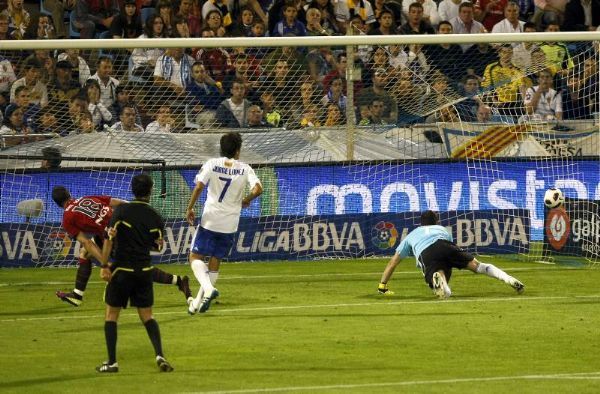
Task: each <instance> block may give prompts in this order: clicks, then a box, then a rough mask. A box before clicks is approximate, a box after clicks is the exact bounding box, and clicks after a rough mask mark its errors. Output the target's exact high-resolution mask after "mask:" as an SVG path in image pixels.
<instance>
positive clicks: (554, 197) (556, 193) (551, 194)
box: [544, 187, 565, 208]
mask: <svg viewBox="0 0 600 394" xmlns="http://www.w3.org/2000/svg"><path fill="white" fill-rule="evenodd" d="M563 202H565V195H564V194H563V192H562V191H561V190H560V189H558V188H555V187H552V188H550V189H548V190H546V194H544V204H546V206H547V207H548V208H556V207H558V206H559V205H561V204H562V203H563Z"/></svg>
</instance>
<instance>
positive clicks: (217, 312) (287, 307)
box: [0, 294, 600, 323]
mask: <svg viewBox="0 0 600 394" xmlns="http://www.w3.org/2000/svg"><path fill="white" fill-rule="evenodd" d="M579 298H585V299H590V298H593V299H596V298H600V294H596V295H594V294H590V295H584V296H572V297H568V296H556V297H527V296H516V297H502V298H498V297H496V298H489V297H480V298H465V299H460V298H455V299H449V300H437V299H432V300H420V301H417V300H415V301H388V302H358V303H342V304H317V305H282V306H266V307H255V308H231V309H222V310H219V309H217V310H214V309H212V310H211V314H214V315H221V314H228V313H234V312H261V311H263V312H268V311H281V310H297V309H315V308H352V307H364V306H396V305H414V304H440V305H442V304H461V303H471V302H510V301H550V300H569V299H579ZM182 309H183V306H182ZM152 313H153V314H154V315H162V316H165V315H185V314H187V311H186V310H183V311H167V312H156V311H153V312H152ZM99 315H102V313H99V314H97V315H66V316H46V317H19V318H14V319H3V320H0V323H11V322H28V321H42V320H69V319H98V316H99ZM121 316H125V317H133V318H136V319H137V318H138V315H137V313H135V312H133V311H132V312H131V313H124V312H121Z"/></svg>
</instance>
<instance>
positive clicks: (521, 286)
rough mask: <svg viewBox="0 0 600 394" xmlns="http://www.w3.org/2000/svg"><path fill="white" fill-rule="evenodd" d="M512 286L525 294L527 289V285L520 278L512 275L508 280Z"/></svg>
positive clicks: (519, 292)
mask: <svg viewBox="0 0 600 394" xmlns="http://www.w3.org/2000/svg"><path fill="white" fill-rule="evenodd" d="M508 284H509V285H510V287H512V288H513V289H515V290H516V292H517V293H518V294H523V292H524V291H525V285H524V284H523V283H522V282H521V281H520V280H518V279H516V278H513V277H511V278H510V279H509V281H508Z"/></svg>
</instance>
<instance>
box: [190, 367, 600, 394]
mask: <svg viewBox="0 0 600 394" xmlns="http://www.w3.org/2000/svg"><path fill="white" fill-rule="evenodd" d="M561 379H580V380H598V379H600V372H581V373H560V374H550V375H517V376H491V377H480V378H456V379H440V380H412V381H404V382H384V383H360V384H332V385H323V386H290V387H272V388H258V389H241V390H219V391H195V392H196V393H203V394H236V393H272V392H285V391H319V390H342V389H361V388H378V387H399V386H420V385H434V384H455V383H477V382H494V381H496V382H497V381H504V380H561Z"/></svg>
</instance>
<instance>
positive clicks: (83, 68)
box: [56, 49, 92, 87]
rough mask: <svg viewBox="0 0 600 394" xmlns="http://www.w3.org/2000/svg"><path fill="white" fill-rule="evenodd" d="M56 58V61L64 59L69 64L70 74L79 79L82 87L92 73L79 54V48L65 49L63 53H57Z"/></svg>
mask: <svg viewBox="0 0 600 394" xmlns="http://www.w3.org/2000/svg"><path fill="white" fill-rule="evenodd" d="M56 60H57V63H58V62H60V61H62V60H65V61H67V62H69V63H70V64H71V75H72V77H73V78H74V79H75V80H77V81H79V86H82V87H83V86H84V85H85V83H86V82H87V80H88V79H89V78H90V76H91V75H92V74H91V72H90V67H89V66H88V64H87V62H86V61H85V59H84V58H83V57H81V56H79V49H65V51H64V52H63V53H61V54H60V55H58V57H57V58H56Z"/></svg>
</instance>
